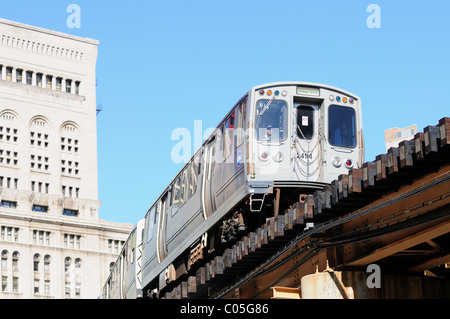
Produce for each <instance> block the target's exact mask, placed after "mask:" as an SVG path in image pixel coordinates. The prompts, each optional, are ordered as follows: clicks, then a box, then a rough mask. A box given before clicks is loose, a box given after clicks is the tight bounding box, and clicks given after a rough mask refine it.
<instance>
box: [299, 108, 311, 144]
mask: <svg viewBox="0 0 450 319" xmlns="http://www.w3.org/2000/svg"><path fill="white" fill-rule="evenodd" d="M313 135H314V109H313V108H312V107H310V106H306V105H300V106H299V107H297V136H298V137H299V138H301V139H307V140H310V139H311V138H312V137H313Z"/></svg>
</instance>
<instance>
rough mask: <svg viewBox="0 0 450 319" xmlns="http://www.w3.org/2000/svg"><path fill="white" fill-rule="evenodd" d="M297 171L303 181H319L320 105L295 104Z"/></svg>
mask: <svg viewBox="0 0 450 319" xmlns="http://www.w3.org/2000/svg"><path fill="white" fill-rule="evenodd" d="M294 114H295V115H294V119H293V120H294V127H296V128H297V129H296V130H295V131H296V133H295V138H294V141H295V142H294V143H295V148H294V149H295V151H296V154H295V155H296V156H295V157H296V163H295V167H296V171H297V172H298V175H299V178H300V179H301V180H307V181H319V177H320V161H321V150H320V148H321V145H320V136H319V134H320V130H319V105H317V104H312V103H294Z"/></svg>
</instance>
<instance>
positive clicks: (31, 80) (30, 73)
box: [26, 71, 33, 85]
mask: <svg viewBox="0 0 450 319" xmlns="http://www.w3.org/2000/svg"><path fill="white" fill-rule="evenodd" d="M26 76H27V79H26V81H27V84H28V85H31V84H32V83H33V72H31V71H27V75H26Z"/></svg>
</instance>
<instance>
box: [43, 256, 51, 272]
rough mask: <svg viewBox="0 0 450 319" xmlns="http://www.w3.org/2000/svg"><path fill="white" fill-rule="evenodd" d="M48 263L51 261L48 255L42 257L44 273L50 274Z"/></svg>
mask: <svg viewBox="0 0 450 319" xmlns="http://www.w3.org/2000/svg"><path fill="white" fill-rule="evenodd" d="M50 261H51V257H50V256H49V255H45V257H44V272H45V273H47V274H48V273H50Z"/></svg>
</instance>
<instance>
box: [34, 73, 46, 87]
mask: <svg viewBox="0 0 450 319" xmlns="http://www.w3.org/2000/svg"><path fill="white" fill-rule="evenodd" d="M43 76H44V75H43V74H42V73H37V74H36V86H37V87H39V88H41V87H42V77H43Z"/></svg>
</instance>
